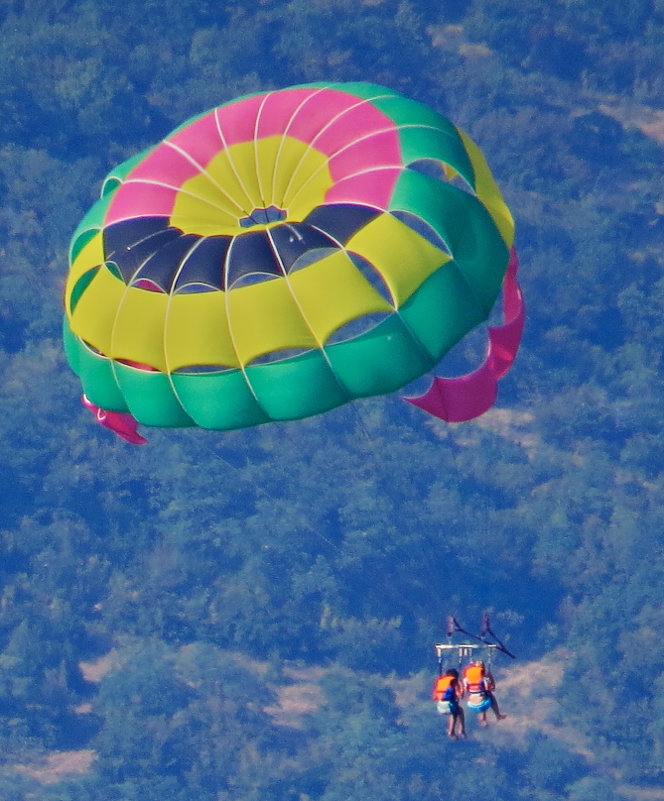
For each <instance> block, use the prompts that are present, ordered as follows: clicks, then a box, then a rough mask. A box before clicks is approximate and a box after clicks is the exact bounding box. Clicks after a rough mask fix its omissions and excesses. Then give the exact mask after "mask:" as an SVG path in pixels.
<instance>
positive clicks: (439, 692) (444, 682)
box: [431, 676, 455, 701]
mask: <svg viewBox="0 0 664 801" xmlns="http://www.w3.org/2000/svg"><path fill="white" fill-rule="evenodd" d="M454 680H455V679H454V676H440V677H439V678H437V679H436V682H435V684H434V685H433V693H432V694H431V697H432V698H433V700H434V701H442V700H443V696H444V695H445V691H446V690H448V689H449V688H450V687H451V685H452V682H453V681H454Z"/></svg>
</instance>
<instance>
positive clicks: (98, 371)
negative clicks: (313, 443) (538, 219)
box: [64, 83, 523, 441]
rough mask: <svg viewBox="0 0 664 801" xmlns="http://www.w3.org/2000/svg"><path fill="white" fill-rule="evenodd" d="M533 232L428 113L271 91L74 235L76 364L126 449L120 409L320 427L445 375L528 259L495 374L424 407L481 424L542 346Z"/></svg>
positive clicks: (159, 421) (198, 126)
mask: <svg viewBox="0 0 664 801" xmlns="http://www.w3.org/2000/svg"><path fill="white" fill-rule="evenodd" d="M512 240H513V222H512V217H511V215H510V212H509V210H508V208H507V206H506V205H505V203H504V201H503V198H502V196H501V194H500V191H499V189H498V187H497V186H496V183H495V182H494V180H493V177H492V175H491V172H490V170H489V168H488V166H487V164H486V161H485V159H484V157H483V156H482V154H481V152H480V150H479V149H478V147H477V146H476V145H475V144H474V143H473V142H472V140H471V139H470V138H469V137H468V136H467V135H466V134H465V133H463V132H462V131H461V130H459V129H458V128H456V127H455V126H454V125H453V124H452V123H450V122H449V121H448V120H447V119H445V118H444V117H442V116H441V115H439V114H437V113H436V112H435V111H433V110H432V109H430V108H428V107H427V106H425V105H422V104H421V103H418V102H415V101H413V100H410V99H408V98H406V97H403V96H402V95H400V94H398V93H396V92H394V91H393V90H391V89H388V88H385V87H382V86H376V85H373V84H366V83H350V84H344V83H328V84H308V85H303V86H295V87H291V88H288V89H283V90H279V91H272V92H263V93H259V94H254V95H249V96H246V97H242V98H239V99H237V100H234V101H232V102H229V103H226V104H224V105H222V106H219V107H217V108H215V109H212V110H211V111H208V112H206V113H204V114H201V115H199V116H198V117H195V118H192V119H191V120H189V121H187V122H186V123H184V125H182V126H180V127H179V128H177V129H176V130H175V131H173V132H172V133H171V134H170V135H169V136H167V137H166V138H165V139H164V140H163V141H162V142H160V143H159V144H158V145H156V146H155V147H153V148H151V149H149V150H147V151H145V152H143V153H140V154H139V155H137V156H135V157H133V158H132V159H130V160H129V161H126V162H125V163H123V164H121V165H120V166H118V167H117V168H116V169H115V170H113V171H112V172H111V173H110V174H109V175H108V176H107V178H106V180H105V181H104V184H103V188H102V194H101V198H100V199H99V200H98V201H97V203H96V204H95V205H94V206H93V207H92V208H91V209H90V211H89V212H88V213H87V214H86V216H85V217H84V219H83V220H82V222H81V223H80V225H79V226H78V228H77V230H76V232H75V233H74V236H73V238H72V242H71V248H70V270H69V276H68V279H67V285H66V290H65V318H64V341H65V350H66V354H67V358H68V361H69V363H70V365H71V367H72V369H73V370H74V371H75V372H76V374H77V375H78V376H79V378H80V380H81V383H82V386H83V391H84V393H85V397H86V404H87V405H88V406H89V407H90V408H92V409H93V410H95V411H96V412H97V416H98V419H100V420H101V421H102V422H104V424H105V425H107V426H109V427H112V428H113V427H114V426H113V421H114V420H116V419H117V420H122V424H121V426H120V427H121V429H122V430H120V431H119V432H118V433H120V435H121V436H125V433H127V431H128V430H129V429H128V428H127V425H128V423H127V417H122V418H120V417H115V416H114V413H117V414H119V415H130V416H131V417H133V418H134V419H135V420H136V421H138V422H139V423H142V424H144V425H148V426H165V427H178V426H201V427H204V428H211V429H233V428H241V427H245V426H252V425H257V424H259V423H265V422H268V421H272V420H292V419H298V418H302V417H307V416H309V415H314V414H318V413H321V412H324V411H326V410H328V409H331V408H333V407H336V406H339V405H341V404H344V403H347V402H348V401H351V400H353V399H355V398H360V397H365V396H371V395H379V394H383V393H388V392H392V391H395V390H397V389H399V388H400V387H403V386H404V385H406V384H408V383H409V382H410V381H412V380H413V379H415V378H417V377H419V376H421V375H423V374H425V373H427V372H429V371H430V370H431V369H432V368H433V367H434V366H435V365H436V364H437V363H438V362H439V361H440V359H441V358H442V357H443V356H444V354H445V353H446V352H447V351H448V350H449V349H450V348H451V347H452V346H453V345H455V344H456V343H457V342H458V341H459V340H460V339H461V338H462V337H463V336H464V335H465V334H466V333H467V332H469V331H470V330H471V329H472V328H474V327H475V326H477V325H478V324H479V323H481V322H483V321H484V320H486V319H487V317H488V315H489V313H490V311H491V309H492V307H493V305H494V302H495V300H496V297H497V295H498V293H499V292H500V289H501V287H502V286H503V282H504V280H505V276H506V272H507V270H508V264H510V265H511V266H510V272H509V274H508V278H507V280H506V282H505V289H506V294H505V299H504V310H505V316H506V323H505V325H504V326H500V327H497V328H493V329H490V345H489V352H488V355H487V361H486V362H485V364H484V365H483V366H482V368H480V370H479V371H478V373H477V374H473V375H474V377H464V378H462V379H447V381H451V382H452V383H451V384H450V385H449V386H447V385H446V384H445V383H443V384H435V385H434V386H433V387H432V389H431V390H430V392H429V393H427V395H425V396H422V398H419V399H411V401H412V402H414V403H416V404H417V405H420V406H422V407H423V408H427V409H428V410H429V411H432V412H433V413H434V414H437V415H438V416H441V417H443V418H445V419H451V420H461V419H468V418H469V417H472V416H475V415H476V414H478V413H481V412H482V411H485V409H486V408H488V406H489V405H491V403H492V402H493V399H494V398H495V386H496V381H497V380H498V378H499V377H500V376H501V375H502V374H503V373H504V372H505V371H506V369H508V367H509V365H510V364H511V361H512V359H513V358H514V354H515V353H516V349H517V348H518V344H519V340H520V335H521V329H522V326H523V305H522V301H521V295H520V291H519V289H518V284H516V278H515V272H516V256H515V254H514V253H513V252H512V255H511V261H510V252H511V251H510V249H511V246H512ZM438 381H440V379H438ZM444 381H445V380H443V382H444ZM460 381H461V382H462V383H458V382H460ZM450 393H451V394H450ZM130 428H131V425H130ZM123 431H124V432H125V433H123ZM131 431H135V429H131ZM130 434H131V436H126V437H125V438H128V439H130V441H137V439H136V437H135V436H134V434H133V433H131V432H130ZM137 436H138V439H139V440H140V435H137Z"/></svg>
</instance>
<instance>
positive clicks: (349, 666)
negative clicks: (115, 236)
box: [0, 0, 664, 801]
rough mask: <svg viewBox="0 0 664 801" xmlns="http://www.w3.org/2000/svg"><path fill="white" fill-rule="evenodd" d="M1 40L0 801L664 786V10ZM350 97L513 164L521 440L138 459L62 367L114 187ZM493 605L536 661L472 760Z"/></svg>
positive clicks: (458, 357) (39, 24) (544, 1)
mask: <svg viewBox="0 0 664 801" xmlns="http://www.w3.org/2000/svg"><path fill="white" fill-rule="evenodd" d="M0 33H1V35H2V40H3V48H2V49H1V51H0V78H1V80H0V108H1V109H2V113H3V114H2V119H3V124H2V129H1V131H0V152H1V155H2V158H0V287H1V288H0V365H1V366H2V374H3V381H2V389H1V391H0V412H1V413H0V421H1V426H2V436H1V437H0V443H1V444H0V449H1V451H0V458H1V461H2V465H3V470H2V474H3V498H2V500H3V502H2V509H1V512H0V548H1V553H0V796H2V798H3V799H7V800H8V801H12V800H13V799H16V801H19V800H21V799H27V798H31V799H37V800H38V801H42V799H43V801H52V800H53V799H57V801H64V799H69V800H70V801H83V800H84V799H85V801H88V799H90V798H92V797H94V798H98V799H100V801H106V800H108V801H111V800H112V801H118V800H119V799H122V800H123V801H125V799H126V801H129V800H130V799H137V798H140V799H141V800H142V801H145V800H146V799H148V800H149V799H155V800H156V799H159V801H164V799H168V801H194V800H195V801H208V799H209V801H226V800H227V799H228V801H230V799H238V798H241V799H243V801H252V800H253V799H258V798H260V799H265V798H270V799H274V800H275V801H282V799H283V801H295V800H296V799H297V800H298V801H304V800H305V799H307V801H346V800H347V799H354V798H356V799H363V800H364V799H366V800H368V801H382V800H383V799H385V800H386V801H387V800H388V799H389V801H395V799H399V801H411V799H412V801H416V800H417V801H428V800H429V799H431V801H433V799H440V798H447V799H450V800H451V801H456V799H461V798H467V797H469V796H470V795H478V796H479V795H481V796H482V797H483V798H484V799H493V800H495V801H508V800H509V801H513V800H514V799H524V800H525V799H532V798H538V799H549V798H550V799H554V798H555V799H568V800H569V801H584V800H585V799H589V800H592V801H596V799H598V798H602V799H606V801H612V800H613V799H621V798H630V797H636V796H635V794H636V792H637V790H638V789H639V788H640V789H643V791H644V794H645V793H647V790H648V789H649V788H651V787H658V786H661V782H662V778H663V777H662V773H661V771H662V765H663V764H664V726H663V724H662V719H663V714H662V712H664V710H662V709H661V695H662V693H661V690H662V687H663V685H664V672H663V670H662V665H663V664H664V652H663V649H662V643H661V637H660V636H659V632H660V629H661V586H662V581H663V579H664V560H663V556H662V531H663V530H664V511H663V510H664V473H663V470H664V464H663V457H662V448H661V399H662V397H664V386H663V378H662V376H663V375H664V372H663V371H662V366H663V365H662V353H663V352H664V325H663V323H662V314H661V310H662V306H663V302H664V278H663V277H662V276H663V266H664V260H663V257H662V251H661V241H662V231H663V230H664V221H663V220H664V216H663V215H664V207H663V205H662V203H663V201H662V197H661V163H662V142H663V136H664V135H663V133H662V131H663V130H664V129H663V125H662V112H661V108H658V107H657V106H658V104H659V105H660V106H661V98H662V96H664V75H663V73H662V70H661V64H662V61H663V60H664V49H663V48H664V7H663V6H662V3H661V2H650V0H629V2H628V1H627V0H621V1H620V2H617V0H616V2H613V0H611V2H608V1H607V2H605V3H604V5H603V10H602V13H601V14H600V13H598V11H597V4H596V3H593V2H591V1H590V0H587V1H584V2H568V1H567V0H528V2H525V0H524V2H520V0H509V2H507V0H500V2H499V0H454V1H452V0H446V1H445V2H433V1H432V0H410V1H408V0H366V2H363V3H358V2H357V0H353V1H352V2H351V0H320V1H319V2H305V0H289V1H288V2H285V3H277V2H274V0H261V2H258V3H254V4H246V3H239V2H236V3H226V4H222V7H220V5H219V4H218V3H216V2H211V1H210V2H207V1H206V0H196V1H195V2H193V1H192V2H182V0H160V2H151V1H149V0H145V2H142V3H134V4H127V3H121V2H118V0H44V1H43V2H40V1H39V0H30V2H28V0H25V2H23V1H22V0H3V2H1V3H0ZM326 79H330V80H369V81H375V82H379V83H383V84H386V85H389V86H392V87H394V88H395V89H397V90H398V91H401V92H404V93H405V94H408V95H410V96H412V97H414V98H415V99H418V100H421V101H423V102H426V103H428V104H430V105H432V106H434V107H436V108H437V109H438V110H440V111H441V112H443V113H444V114H446V115H448V116H449V117H450V118H451V119H453V120H454V121H455V122H456V123H458V124H459V125H461V126H462V127H464V128H465V129H467V130H468V131H469V133H470V134H471V135H472V136H473V138H475V139H476V140H477V141H478V142H479V143H480V145H481V146H482V148H483V149H484V150H485V151H486V153H487V156H488V158H489V161H490V163H491V165H492V168H493V170H494V172H495V174H496V177H497V179H498V181H499V183H500V184H501V187H502V188H503V189H504V191H505V194H506V197H507V200H508V202H509V204H510V206H511V208H512V211H513V213H514V216H515V218H516V221H517V244H518V247H519V250H520V254H521V260H522V264H523V267H522V279H523V284H524V288H525V293H526V298H527V303H528V310H529V317H528V323H527V329H526V336H525V341H524V345H523V347H522V352H521V354H520V357H519V360H518V362H517V365H516V367H515V369H514V370H513V372H512V373H511V374H510V377H509V379H506V380H505V381H503V382H502V384H501V389H500V398H499V408H498V409H497V410H495V411H493V412H491V413H490V414H488V415H487V416H485V417H484V418H481V419H480V420H479V421H477V422H475V423H471V424H467V425H462V426H445V425H444V424H442V423H437V422H431V421H427V420H426V419H425V418H424V417H423V415H422V414H421V413H420V412H419V410H417V409H414V408H412V407H410V406H407V405H406V404H403V403H401V401H400V400H398V399H397V398H385V399H380V400H377V399H372V400H366V401H362V402H359V403H356V404H354V405H353V406H351V407H347V408H343V409H337V410H335V411H334V412H331V413H330V414H328V415H324V416H321V417H319V418H314V419H311V420H307V421H304V422H299V423H292V424H276V425H273V426H266V427H259V428H256V429H254V430H251V431H237V432H231V433H228V434H224V435H218V434H210V433H206V432H202V431H184V432H171V431H154V432H151V439H150V443H149V444H148V445H147V446H144V447H143V448H131V447H130V446H128V445H126V444H125V443H123V442H120V441H118V440H116V439H114V438H113V437H112V435H111V434H110V433H109V432H107V431H105V430H103V429H101V428H99V427H95V426H94V424H93V421H92V419H91V418H90V417H89V414H88V413H87V412H86V411H85V410H84V409H83V408H82V407H80V405H79V403H78V399H77V395H78V389H77V384H76V380H75V378H74V377H73V376H72V375H70V374H69V372H68V371H67V369H66V368H65V362H64V357H63V355H62V350H61V344H60V327H61V296H62V287H63V281H64V276H65V273H66V258H67V246H68V241H69V237H70V235H71V233H72V231H73V230H74V228H75V227H76V225H77V223H78V221H79V219H80V218H81V216H82V214H83V213H84V211H85V209H87V208H88V207H89V206H90V204H91V202H92V201H93V200H94V199H95V198H96V196H97V193H98V189H99V182H100V180H101V179H102V177H103V176H104V175H105V174H106V172H107V170H108V169H109V168H110V167H111V166H112V165H114V164H116V163H118V162H120V161H122V160H123V159H126V158H128V157H129V156H130V155H132V154H133V153H135V152H137V151H139V150H140V149H141V148H143V147H145V146H147V145H148V144H150V143H152V142H155V141H157V140H158V138H160V137H161V136H164V135H165V134H166V133H168V131H170V130H171V129H172V128H173V126H174V125H177V124H179V123H180V122H181V121H183V120H184V119H185V118H187V117H188V116H190V115H192V114H195V113H198V112H200V111H202V110H204V109H206V108H208V107H211V106H213V105H216V104H219V103H221V102H223V101H225V100H228V99H230V98H232V97H235V96H237V95H239V94H242V93H246V92H252V91H256V90H259V89H269V88H275V87H280V86H286V85H288V84H291V83H299V82H305V81H313V80H326ZM483 347H484V341H483V339H482V336H479V337H477V338H474V337H471V338H470V339H469V340H468V341H467V342H464V343H462V344H461V345H460V346H459V347H458V348H457V349H456V350H455V352H454V353H453V354H452V358H451V361H450V365H451V369H457V368H458V369H466V368H467V367H468V366H471V365H473V364H475V363H476V362H477V360H478V358H479V357H480V356H481V353H482V348H483ZM484 609H490V610H491V612H492V615H493V620H494V622H495V627H496V628H497V629H499V630H500V631H501V633H504V635H505V637H506V638H507V640H508V642H509V644H510V647H511V648H512V649H513V650H515V651H517V652H518V655H519V661H518V662H517V663H515V664H514V665H510V666H509V668H510V669H509V670H507V669H506V668H507V666H506V663H501V664H500V665H498V666H497V667H498V669H497V671H496V672H497V675H498V678H499V685H498V692H499V693H500V692H501V686H504V687H505V690H504V692H503V693H502V694H501V695H500V699H501V703H503V705H504V708H505V710H506V711H507V712H508V713H509V714H510V718H508V720H507V721H505V725H504V726H503V724H502V723H501V724H500V727H493V726H492V727H491V728H490V729H489V730H488V731H487V732H478V730H477V727H476V726H474V724H473V723H472V721H470V722H469V729H471V727H472V737H471V738H470V739H469V740H468V742H466V743H452V742H450V743H446V742H444V741H443V736H442V735H443V728H444V727H443V725H442V724H441V721H440V719H439V718H437V717H436V715H435V713H434V712H433V710H432V709H431V708H430V707H431V703H430V701H429V689H430V680H431V677H432V675H433V672H434V671H435V663H434V660H433V658H432V649H431V644H432V643H433V642H435V641H438V640H439V638H441V637H442V635H443V631H442V628H443V625H442V621H443V619H444V616H445V615H446V614H448V613H452V612H453V613H456V614H459V615H460V616H461V617H462V618H463V619H464V620H468V621H472V620H474V619H479V617H480V615H481V612H482V610H484ZM640 660H645V661H646V662H647V664H648V666H649V669H648V671H647V672H644V671H643V667H642V664H641V661H640ZM534 675H538V676H540V677H541V678H540V679H539V681H538V682H534V681H532V680H530V679H529V677H532V676H534ZM515 677H520V678H521V681H519V682H517V681H516V679H515ZM545 679H546V680H545ZM510 682H511V683H510ZM547 682H548V683H547ZM626 720H627V721H629V725H624V723H625V721H626ZM455 749H458V750H455ZM63 754H69V755H70V756H71V755H72V754H74V756H75V757H76V758H77V759H78V762H76V760H75V761H74V762H75V765H78V767H75V768H73V769H72V770H71V771H70V772H66V771H64V772H60V773H57V772H56V773H55V774H53V773H49V771H50V770H52V768H53V765H54V764H59V763H58V760H59V759H61V758H62V755H63ZM451 764H453V765H454V770H446V769H445V766H446V765H451ZM644 797H645V796H644Z"/></svg>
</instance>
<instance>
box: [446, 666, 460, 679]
mask: <svg viewBox="0 0 664 801" xmlns="http://www.w3.org/2000/svg"><path fill="white" fill-rule="evenodd" d="M445 675H446V676H452V678H454V679H458V678H459V671H458V670H456V669H455V668H450V669H449V670H448V671H446V672H445Z"/></svg>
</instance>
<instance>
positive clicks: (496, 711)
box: [489, 693, 507, 720]
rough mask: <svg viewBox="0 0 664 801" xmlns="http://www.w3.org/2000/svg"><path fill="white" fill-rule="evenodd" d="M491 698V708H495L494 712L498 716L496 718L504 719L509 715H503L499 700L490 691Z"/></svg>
mask: <svg viewBox="0 0 664 801" xmlns="http://www.w3.org/2000/svg"><path fill="white" fill-rule="evenodd" d="M489 698H490V699H491V709H493V714H494V715H495V716H496V720H503V719H504V718H506V717H507V715H502V714H501V713H500V709H499V708H498V701H496V696H495V695H494V694H493V693H489Z"/></svg>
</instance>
